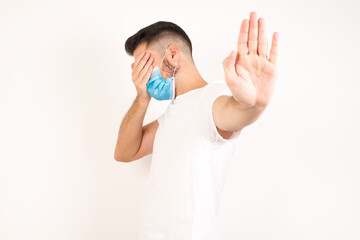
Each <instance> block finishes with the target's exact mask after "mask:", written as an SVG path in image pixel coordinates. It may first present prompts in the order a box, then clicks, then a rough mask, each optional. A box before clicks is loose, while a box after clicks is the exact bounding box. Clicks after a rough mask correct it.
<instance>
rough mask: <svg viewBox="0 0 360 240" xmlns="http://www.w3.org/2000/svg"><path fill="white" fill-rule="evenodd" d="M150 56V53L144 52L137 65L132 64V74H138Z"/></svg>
mask: <svg viewBox="0 0 360 240" xmlns="http://www.w3.org/2000/svg"><path fill="white" fill-rule="evenodd" d="M149 57H150V53H146V54H145V55H144V56H143V57H142V58H141V60H140V61H139V62H138V64H137V65H135V66H134V68H135V70H134V72H133V74H134V75H135V76H137V75H139V72H140V71H141V70H142V69H143V67H144V66H145V64H146V62H147V60H148V59H149Z"/></svg>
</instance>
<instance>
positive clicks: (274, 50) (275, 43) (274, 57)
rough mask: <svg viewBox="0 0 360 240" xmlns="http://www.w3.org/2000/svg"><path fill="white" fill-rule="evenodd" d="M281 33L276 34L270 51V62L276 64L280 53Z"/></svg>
mask: <svg viewBox="0 0 360 240" xmlns="http://www.w3.org/2000/svg"><path fill="white" fill-rule="evenodd" d="M278 46H279V33H278V32H274V34H273V37H272V43H271V49H270V59H269V60H270V62H271V63H274V64H276V60H277V56H278V51H279V49H278V48H279V47H278Z"/></svg>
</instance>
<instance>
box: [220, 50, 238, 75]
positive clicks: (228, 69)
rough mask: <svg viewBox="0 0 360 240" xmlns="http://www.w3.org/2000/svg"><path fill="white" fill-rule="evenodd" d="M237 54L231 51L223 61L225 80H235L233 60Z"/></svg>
mask: <svg viewBox="0 0 360 240" xmlns="http://www.w3.org/2000/svg"><path fill="white" fill-rule="evenodd" d="M236 54H237V52H235V51H231V52H230V54H229V55H228V56H227V57H226V58H225V59H224V60H223V62H222V64H223V67H224V73H225V78H227V80H230V81H231V80H233V81H234V80H235V78H236V76H237V75H236V71H235V60H236Z"/></svg>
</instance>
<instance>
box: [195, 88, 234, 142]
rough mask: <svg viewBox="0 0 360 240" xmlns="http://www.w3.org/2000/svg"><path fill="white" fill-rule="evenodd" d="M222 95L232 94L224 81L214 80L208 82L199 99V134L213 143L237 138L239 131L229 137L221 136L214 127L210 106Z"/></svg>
mask: <svg viewBox="0 0 360 240" xmlns="http://www.w3.org/2000/svg"><path fill="white" fill-rule="evenodd" d="M222 95H227V96H232V92H231V91H230V89H229V88H228V86H227V85H226V83H225V82H223V81H215V82H212V83H208V86H207V88H206V89H205V91H204V92H203V94H202V96H201V100H200V107H199V109H200V111H199V114H200V117H199V119H200V123H199V127H200V130H201V134H203V136H204V137H205V139H207V140H208V141H210V142H211V143H213V144H222V143H226V142H232V141H234V140H235V139H237V138H238V136H239V135H240V131H237V132H234V133H233V134H232V135H231V136H230V138H228V139H225V138H223V137H222V136H221V135H220V133H219V132H218V131H217V129H216V124H215V122H214V118H213V113H212V106H213V103H214V102H215V100H216V99H217V98H218V97H219V96H222Z"/></svg>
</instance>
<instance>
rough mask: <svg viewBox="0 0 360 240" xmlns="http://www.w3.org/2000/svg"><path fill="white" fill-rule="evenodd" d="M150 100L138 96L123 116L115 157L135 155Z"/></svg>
mask: <svg viewBox="0 0 360 240" xmlns="http://www.w3.org/2000/svg"><path fill="white" fill-rule="evenodd" d="M148 105H149V101H147V100H144V99H142V98H141V97H139V96H137V97H136V98H135V100H134V102H133V104H132V106H131V108H130V109H129V111H128V112H127V113H126V115H125V117H124V118H123V120H122V122H121V125H120V129H119V132H118V139H117V142H116V147H115V152H114V158H115V159H117V160H119V159H128V158H130V157H132V156H134V155H135V154H136V153H137V151H138V149H139V147H140V145H141V141H142V134H143V133H142V129H143V121H144V117H145V114H146V110H147V108H148Z"/></svg>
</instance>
